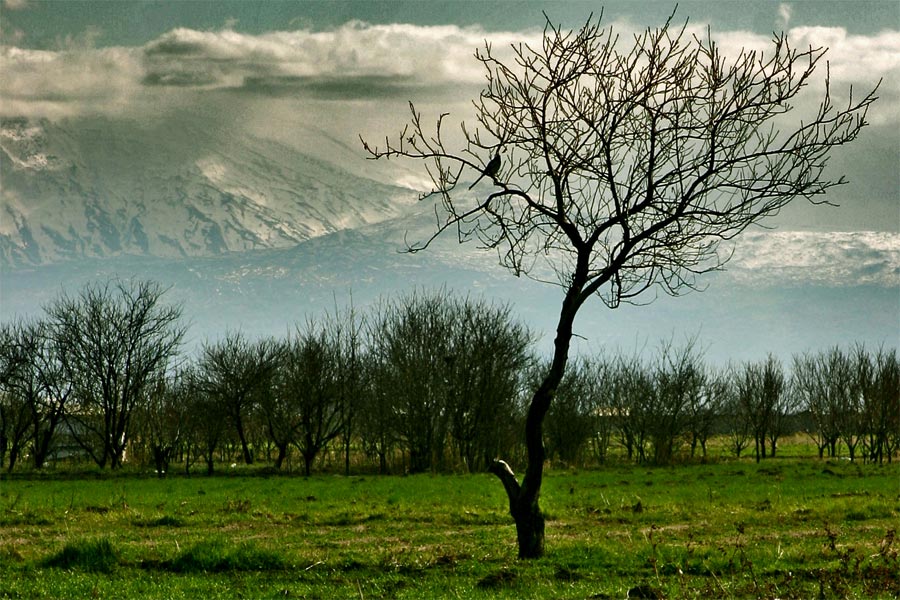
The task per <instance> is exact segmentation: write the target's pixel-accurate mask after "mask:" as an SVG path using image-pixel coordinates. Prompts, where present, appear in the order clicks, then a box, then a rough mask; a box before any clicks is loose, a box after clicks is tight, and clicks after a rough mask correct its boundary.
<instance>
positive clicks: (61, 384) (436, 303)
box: [0, 280, 900, 476]
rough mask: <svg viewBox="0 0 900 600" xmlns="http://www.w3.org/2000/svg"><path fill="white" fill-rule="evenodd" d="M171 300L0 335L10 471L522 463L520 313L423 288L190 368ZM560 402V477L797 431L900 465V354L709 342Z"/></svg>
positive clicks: (614, 363)
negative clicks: (783, 351) (720, 356)
mask: <svg viewBox="0 0 900 600" xmlns="http://www.w3.org/2000/svg"><path fill="white" fill-rule="evenodd" d="M164 292H165V290H164V289H163V288H161V287H160V286H159V285H158V284H155V283H152V282H141V281H137V282H124V281H118V280H113V281H108V282H105V283H94V284H89V285H87V286H85V287H84V288H83V289H82V290H81V291H80V292H79V293H78V294H77V295H75V296H70V295H68V294H61V295H60V296H59V297H57V298H56V299H55V300H53V301H52V302H50V303H49V304H48V305H47V306H45V307H44V308H45V310H44V315H43V316H42V317H41V318H38V319H33V320H25V319H17V320H15V321H14V322H11V323H4V324H2V325H0V467H4V468H6V469H7V470H9V471H12V470H13V469H14V468H16V466H17V465H23V464H25V465H30V466H31V467H33V468H35V469H41V468H43V467H45V466H46V465H47V464H49V463H51V462H53V461H59V460H84V459H88V460H91V461H93V462H94V463H95V464H96V465H98V466H99V467H109V468H111V469H116V468H119V467H121V466H122V465H123V464H124V463H126V462H137V463H139V464H144V465H148V466H152V467H153V468H154V469H155V470H156V472H157V473H159V474H160V476H162V475H164V474H165V473H167V472H170V470H171V469H172V468H173V467H174V468H176V469H181V470H183V471H185V472H191V471H193V470H195V469H201V470H203V471H205V472H206V473H210V474H211V473H213V472H215V470H216V468H217V466H218V467H221V465H224V464H235V463H238V462H240V463H246V464H253V463H264V464H268V465H271V466H273V467H274V468H276V469H283V468H285V465H289V466H293V465H294V464H295V461H296V464H297V467H298V468H302V470H303V472H304V473H306V474H309V473H311V472H312V471H313V470H314V469H316V468H321V467H322V466H323V457H327V460H328V465H327V466H328V467H329V468H331V469H335V468H342V470H343V471H344V472H346V473H349V472H351V470H353V469H357V470H377V471H378V472H380V473H388V472H424V471H458V470H464V471H483V470H485V469H486V468H487V467H488V465H489V464H490V463H491V461H492V460H493V459H494V458H495V457H497V456H509V457H513V459H517V458H518V459H521V458H522V457H523V455H524V448H523V442H522V440H521V439H520V432H521V431H522V427H521V425H522V423H523V422H524V419H525V411H526V407H527V400H528V398H529V397H530V392H531V391H532V390H533V387H534V385H536V382H537V381H538V378H539V377H540V373H541V372H542V368H543V367H544V366H545V365H542V361H543V360H545V359H544V358H542V357H539V356H537V355H536V353H535V350H534V348H533V342H534V337H533V335H532V334H531V333H530V332H529V331H528V329H527V328H526V327H525V326H524V325H522V324H521V323H519V322H518V321H517V320H516V319H515V318H514V317H513V315H512V314H511V311H510V308H509V307H508V306H506V305H498V304H492V303H489V302H486V301H483V300H472V299H470V298H460V297H457V296H454V295H452V294H450V293H448V292H446V291H436V292H417V293H413V294H409V295H405V296H401V297H399V298H396V299H393V300H385V301H383V302H381V303H380V304H378V305H377V306H375V307H374V308H373V309H372V311H371V312H370V313H369V314H365V315H361V314H359V313H358V312H356V311H354V310H352V309H348V310H344V311H337V310H336V311H335V312H334V313H333V314H327V315H324V316H323V317H321V318H318V319H310V320H308V321H307V322H306V323H303V324H301V325H298V326H297V327H296V328H295V329H294V330H293V331H292V332H290V333H289V334H287V335H285V336H284V337H283V338H280V339H278V338H262V339H251V338H249V337H248V336H246V335H245V334H243V333H240V332H227V333H225V335H224V336H223V337H222V338H221V339H219V340H217V341H213V342H207V343H205V344H203V345H202V346H201V347H200V349H199V351H198V352H197V353H196V356H193V357H189V356H186V355H185V354H184V353H183V350H182V342H183V338H184V335H185V331H186V329H185V327H184V326H183V325H182V324H181V310H180V309H179V308H178V307H174V306H171V305H167V304H165V303H164V302H163V301H162V297H163V295H164ZM555 393H556V396H555V401H554V402H553V404H552V405H551V408H550V412H549V413H548V414H547V417H546V422H545V438H546V445H547V451H548V458H549V459H551V460H553V461H557V462H559V463H562V464H570V465H576V464H579V465H582V464H592V463H602V462H605V461H607V460H609V459H610V457H611V456H612V455H613V454H615V455H616V456H622V457H624V458H625V459H627V460H630V461H634V462H638V463H648V464H670V463H673V462H677V461H679V460H683V459H686V458H694V459H699V458H706V457H707V452H708V444H709V441H710V439H712V438H713V437H717V439H720V440H726V442H727V447H728V449H729V450H730V452H731V453H733V454H734V455H735V456H737V457H741V456H742V455H744V454H745V453H749V452H752V453H753V456H754V457H755V459H756V460H757V461H759V460H762V459H765V458H769V457H773V456H776V453H777V450H778V442H779V440H780V439H782V438H783V436H785V435H788V434H793V433H797V432H801V431H802V432H806V433H808V435H809V436H810V437H811V439H812V440H814V441H815V444H816V446H817V448H818V454H819V457H825V456H836V455H837V454H838V452H841V451H842V448H845V449H846V451H847V453H848V454H849V458H850V459H851V460H856V459H858V458H861V459H863V460H866V461H872V462H883V461H885V460H887V461H889V462H890V461H891V460H892V459H893V457H894V456H895V455H896V454H897V453H898V451H900V364H898V357H897V351H896V349H885V348H880V349H877V350H875V351H872V350H869V349H867V348H865V347H864V346H861V345H857V346H853V347H852V348H850V349H848V350H845V349H840V348H833V349H831V350H828V351H824V352H819V353H817V354H803V355H798V356H795V357H794V358H793V361H792V363H791V364H790V365H789V371H788V370H786V369H785V366H784V365H783V364H782V363H781V362H780V361H779V360H778V359H776V358H775V357H774V356H772V355H770V356H768V357H766V358H765V359H763V360H761V361H759V362H747V363H742V364H737V365H730V366H728V367H723V368H713V367H711V366H708V365H706V364H705V363H704V360H703V355H702V352H701V351H700V349H699V348H698V347H697V344H696V343H695V342H688V343H686V344H684V345H682V346H680V347H678V346H675V345H674V344H672V343H664V344H662V345H661V346H660V347H659V348H658V350H657V352H656V354H655V355H654V356H652V357H651V358H649V359H644V358H640V357H638V356H624V355H619V356H607V355H597V356H582V357H578V358H577V359H575V361H574V363H573V365H572V367H571V369H570V370H569V371H568V372H567V374H566V376H565V378H564V379H563V381H562V383H561V384H560V386H559V387H558V389H557V390H556V392H555ZM336 465H340V467H337V466H336Z"/></svg>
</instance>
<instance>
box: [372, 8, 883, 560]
mask: <svg viewBox="0 0 900 600" xmlns="http://www.w3.org/2000/svg"><path fill="white" fill-rule="evenodd" d="M685 27H686V26H685ZM685 27H678V26H675V25H674V24H673V23H672V18H670V19H669V20H668V21H667V22H666V24H665V25H663V26H662V27H660V28H658V29H648V30H646V31H645V32H643V33H642V34H639V35H636V36H635V37H634V40H633V44H631V45H630V47H626V46H625V44H624V42H623V43H619V40H618V37H617V36H616V35H615V34H614V33H613V31H612V29H611V28H609V29H604V28H602V27H601V26H600V24H599V20H597V21H595V20H594V19H589V20H588V22H587V23H585V25H584V26H583V27H581V28H580V29H579V30H577V31H567V30H564V29H562V28H560V27H557V26H555V25H553V24H552V23H551V22H550V21H549V19H548V20H547V23H546V26H545V28H544V35H543V40H542V43H541V45H540V46H539V47H532V46H530V45H527V44H515V45H513V47H512V51H513V53H514V56H513V59H512V60H511V61H507V62H503V61H502V60H501V59H500V58H498V57H497V55H495V53H494V51H493V49H492V47H491V46H490V44H486V45H485V47H484V48H483V49H482V50H479V51H477V52H476V54H475V56H476V58H477V59H478V60H479V61H480V62H481V64H482V65H483V66H484V69H485V72H486V78H487V81H486V86H485V88H484V89H483V91H482V92H481V94H480V96H479V98H478V99H477V100H476V101H475V103H474V104H475V111H476V119H477V121H478V128H477V129H474V130H472V129H471V128H469V129H467V128H466V127H465V126H463V133H464V136H465V146H464V147H463V148H462V149H461V150H460V151H454V150H453V149H451V148H449V147H448V145H449V142H446V141H445V140H447V137H446V136H445V135H444V134H443V132H442V129H443V122H444V119H445V116H446V115H442V116H441V117H439V118H438V119H437V124H436V127H435V130H434V131H431V130H430V129H429V130H426V127H425V125H423V121H422V117H421V115H420V114H419V113H418V112H416V111H415V108H414V107H413V106H412V104H411V105H410V106H411V111H412V122H411V125H409V126H407V128H405V129H404V130H403V131H402V132H401V134H400V135H399V136H397V137H396V138H394V139H390V138H388V139H386V140H385V146H384V147H374V146H371V145H369V144H368V143H366V142H365V141H363V144H364V147H365V149H366V150H367V151H368V152H369V153H370V154H371V156H372V157H373V158H395V157H405V158H410V159H420V160H424V161H427V162H428V163H429V167H428V172H429V174H430V175H431V179H432V181H433V183H434V186H435V189H434V191H433V192H432V193H433V194H436V195H437V196H438V197H439V198H440V200H441V201H442V205H443V208H444V214H443V216H442V217H440V220H439V223H438V228H437V232H436V233H435V236H436V235H438V234H440V233H441V232H443V231H446V230H448V229H449V230H455V231H456V232H457V235H458V236H459V238H460V240H466V239H472V238H475V239H477V240H478V241H479V242H480V243H481V244H482V245H483V246H485V247H487V248H493V249H496V250H497V251H498V254H499V256H500V260H501V262H502V264H503V265H504V266H506V267H508V268H509V269H510V270H511V271H513V273H515V274H516V275H520V274H528V273H531V274H532V276H534V277H537V278H544V271H543V270H542V269H541V268H540V264H538V261H543V264H546V265H547V266H548V267H549V268H550V269H551V270H552V271H553V272H555V273H556V282H557V283H558V284H559V285H560V286H561V287H562V289H563V299H562V304H561V309H560V314H559V319H558V322H557V327H556V337H555V340H554V351H553V357H552V360H551V361H550V363H549V366H548V367H547V371H546V374H545V376H544V378H543V380H542V382H541V384H540V385H539V386H538V387H537V389H536V390H535V392H534V395H533V397H532V400H531V403H530V405H529V409H528V417H527V420H526V426H525V444H526V448H527V452H528V460H527V465H526V467H525V476H524V478H523V479H522V481H521V483H520V482H519V481H518V479H517V478H516V477H515V475H514V473H513V471H512V469H511V468H510V467H509V465H507V464H506V463H504V462H497V463H495V465H494V467H493V469H492V470H493V472H494V473H495V474H496V475H497V476H498V477H499V478H500V479H501V481H502V483H503V485H504V488H505V490H506V492H507V495H508V498H509V508H510V513H511V515H512V517H513V519H514V520H515V523H516V528H517V534H518V543H519V556H520V557H521V558H532V557H538V556H541V555H542V554H543V549H544V518H543V516H542V513H541V510H540V506H539V496H540V490H541V483H542V481H543V465H544V459H545V457H546V454H545V448H544V441H543V434H542V429H543V427H542V426H543V421H544V417H545V415H546V414H547V411H548V410H549V408H550V405H551V403H552V401H553V396H554V393H555V390H556V389H557V388H558V386H559V383H560V381H561V380H562V378H563V375H564V373H565V369H566V363H567V361H568V355H569V346H570V342H571V339H572V333H573V328H574V323H575V317H576V315H577V314H578V311H579V309H580V308H581V307H582V306H583V305H584V303H585V302H586V301H587V300H588V299H589V298H591V297H592V296H595V295H596V296H599V297H600V298H601V299H602V300H603V301H604V302H605V303H606V304H607V305H608V306H610V307H615V306H618V305H619V304H620V303H622V302H628V301H630V300H632V299H635V298H636V297H638V296H639V295H641V294H642V293H643V292H645V291H647V290H648V289H651V288H661V289H663V290H664V291H666V292H668V293H670V294H673V295H677V294H679V293H682V292H684V291H686V290H690V289H694V288H695V287H696V286H697V276H698V275H700V274H702V273H705V272H707V271H711V270H714V269H717V268H719V267H721V266H722V264H723V263H725V262H726V261H727V260H728V258H729V257H730V253H729V252H728V251H723V252H720V251H719V248H720V242H721V241H722V240H730V239H732V238H734V237H736V236H738V235H739V234H740V233H742V232H743V231H744V230H745V229H747V227H749V226H750V225H752V224H754V223H756V222H758V221H760V220H761V219H763V218H765V217H767V216H769V215H772V214H775V213H777V212H778V211H779V210H780V209H781V208H782V207H784V206H785V205H786V204H788V203H789V202H790V201H792V200H794V199H795V198H798V197H799V198H806V199H808V200H810V201H813V202H822V200H817V198H819V196H820V195H821V194H823V193H824V192H825V191H826V190H828V189H829V188H831V187H833V186H835V185H838V184H840V183H843V182H844V180H843V178H841V179H838V180H836V181H832V180H828V179H824V178H823V169H824V168H825V164H826V162H827V157H828V153H829V151H830V150H831V149H832V148H834V147H836V146H840V145H842V144H845V143H847V142H850V141H851V140H853V139H854V138H855V137H856V135H857V134H858V132H859V131H860V129H861V128H862V127H863V126H864V125H865V124H866V122H865V115H866V111H867V109H868V108H869V106H870V105H871V104H872V102H874V100H875V96H874V93H875V91H874V90H873V91H871V92H869V93H867V94H866V95H864V96H863V97H862V98H861V99H859V98H856V97H852V98H851V100H850V101H849V102H848V104H847V106H846V107H845V108H836V107H835V106H834V105H833V104H832V100H831V95H830V92H829V87H828V85H827V84H826V87H825V91H824V96H823V98H822V100H821V102H820V104H819V106H818V109H817V110H815V111H814V112H812V113H811V114H809V115H805V116H804V117H803V118H802V120H799V119H798V120H796V121H794V124H793V125H792V126H791V127H789V128H787V129H785V130H780V129H779V128H778V127H776V125H775V123H776V122H777V123H778V124H779V125H781V124H787V123H788V120H787V119H786V118H785V115H786V113H789V112H790V111H791V110H792V109H793V108H794V107H795V105H794V101H795V99H796V98H797V96H798V94H800V92H801V90H803V88H804V87H806V86H807V84H809V82H810V80H811V77H812V74H813V71H814V70H815V69H816V67H817V66H818V64H819V62H820V61H821V59H822V57H823V56H824V54H825V50H824V49H822V48H808V49H805V50H797V49H794V48H791V47H790V46H789V43H788V40H787V36H786V35H784V34H782V35H778V36H776V37H775V38H774V40H773V42H772V46H771V49H770V50H769V51H768V52H767V53H766V54H764V55H762V54H759V53H757V52H753V51H742V52H740V53H738V55H737V56H734V57H730V58H729V59H726V58H724V57H722V56H721V55H720V53H719V49H718V47H717V45H716V44H715V42H714V41H713V40H712V38H711V37H710V36H707V37H706V38H703V39H701V38H697V37H694V36H690V35H688V34H687V33H686V29H685ZM500 150H502V151H503V153H505V157H506V158H505V159H503V165H502V166H501V167H500V168H499V169H498V170H496V172H495V173H494V172H493V171H494V169H493V168H491V171H492V174H491V177H492V178H493V181H494V189H493V191H492V192H490V193H488V194H484V195H483V194H481V193H480V192H479V196H478V199H477V200H475V201H474V202H472V197H471V195H469V194H467V193H466V185H467V183H468V182H470V181H471V180H473V179H474V177H475V176H476V175H477V174H478V173H480V172H484V171H485V170H486V168H485V167H483V166H482V165H485V164H486V163H487V157H493V156H495V155H496V154H497V152H498V151H500ZM464 173H465V174H464ZM479 189H482V190H483V189H484V188H479ZM431 239H434V238H433V237H432V238H431ZM429 243H430V240H428V241H426V242H425V243H424V244H422V245H418V246H415V247H413V248H411V250H413V251H415V250H420V249H422V248H424V247H427V246H428V244H429Z"/></svg>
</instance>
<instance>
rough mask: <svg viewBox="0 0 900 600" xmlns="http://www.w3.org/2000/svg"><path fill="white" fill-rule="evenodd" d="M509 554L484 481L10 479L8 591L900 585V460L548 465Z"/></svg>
mask: <svg viewBox="0 0 900 600" xmlns="http://www.w3.org/2000/svg"><path fill="white" fill-rule="evenodd" d="M542 506H543V507H544V510H545V512H546V513H547V517H548V523H547V555H546V556H545V557H544V558H542V559H540V560H537V561H527V562H522V561H518V560H517V559H516V549H515V547H514V542H515V529H514V526H513V524H512V521H511V519H510V518H509V516H508V515H507V513H506V508H507V507H506V499H505V496H504V493H503V490H502V487H501V486H500V484H499V482H498V481H496V480H495V479H494V478H493V477H492V476H489V475H481V474H478V475H469V476H428V475H420V476H411V477H349V478H348V477H337V476H327V475H322V476H315V477H312V478H308V479H306V478H301V477H294V476H274V475H267V476H262V475H258V476H257V475H254V474H253V472H245V473H244V474H242V475H237V476H219V477H213V478H206V477H200V476H195V477H191V478H183V477H179V478H170V479H165V480H158V479H155V478H149V477H142V476H139V475H136V474H131V475H114V476H109V475H105V476H99V477H98V476H96V475H93V474H81V475H79V476H76V477H67V478H64V477H52V476H45V475H40V476H34V477H29V476H25V475H23V476H16V477H13V478H5V479H2V480H0V581H2V582H3V585H2V586H0V597H23V598H84V597H100V598H107V597H115V598H142V599H143V598H147V599H151V598H196V597H204V598H624V597H625V596H626V594H627V593H628V590H630V589H633V588H635V587H637V586H645V587H647V588H649V589H652V590H654V591H656V592H659V593H661V594H663V595H664V596H665V597H666V598H707V597H736V598H757V597H762V598H767V597H768V598H774V597H780V598H810V597H823V598H845V597H851V598H871V597H881V598H891V597H896V596H897V595H898V594H900V580H898V573H900V559H898V549H900V540H897V539H895V536H896V528H897V523H898V519H900V465H898V464H894V465H884V466H876V465H857V464H851V463H849V462H846V461H819V460H815V459H803V460H800V459H792V458H782V459H775V460H770V461H764V462H763V463H761V464H758V465H757V464H756V463H754V462H751V461H721V462H714V463H711V464H694V465H684V466H678V467H672V468H647V467H637V466H621V465H617V466H610V467H605V468H601V469H596V470H584V471H578V472H575V471H550V472H549V473H548V475H547V478H546V480H545V485H544V491H543V496H542Z"/></svg>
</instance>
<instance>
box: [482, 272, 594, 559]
mask: <svg viewBox="0 0 900 600" xmlns="http://www.w3.org/2000/svg"><path fill="white" fill-rule="evenodd" d="M580 291H581V286H580V285H578V282H577V281H573V285H572V287H571V288H569V290H568V291H567V292H566V297H565V300H563V306H562V311H561V312H560V316H559V323H558V324H557V326H556V339H555V340H554V352H553V361H552V362H551V363H550V369H549V371H548V372H547V375H546V376H545V377H544V381H543V382H541V385H540V386H539V387H538V389H537V391H536V392H535V393H534V396H532V398H531V404H530V405H529V407H528V416H527V417H526V420H525V448H526V450H527V452H528V464H527V466H526V468H525V477H524V478H523V479H522V484H521V485H519V482H518V481H517V480H516V476H515V474H514V473H513V471H512V469H511V468H510V467H509V465H508V464H506V463H505V462H504V461H502V460H496V461H494V463H493V464H492V465H491V467H490V471H491V472H492V473H493V474H494V475H496V476H497V477H498V478H499V479H500V481H501V482H502V483H503V487H504V489H505V490H506V495H507V497H508V498H509V513H510V515H511V516H512V518H513V520H514V521H515V523H516V535H517V539H518V544H519V558H522V559H528V558H540V557H541V556H543V555H544V515H543V513H541V509H540V505H539V503H538V501H539V499H540V495H541V483H542V481H543V475H544V460H545V458H546V452H545V450H544V434H543V425H544V417H545V416H546V415H547V411H548V410H549V409H550V403H551V402H552V400H553V396H554V394H555V393H556V389H557V387H558V386H559V384H560V382H561V381H562V378H563V375H564V374H565V371H566V363H567V362H568V359H569V345H570V344H571V342H572V326H573V324H574V321H575V314H576V313H577V312H578V307H579V306H580V300H579V295H580Z"/></svg>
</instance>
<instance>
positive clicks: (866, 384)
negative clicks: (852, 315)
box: [545, 343, 900, 464]
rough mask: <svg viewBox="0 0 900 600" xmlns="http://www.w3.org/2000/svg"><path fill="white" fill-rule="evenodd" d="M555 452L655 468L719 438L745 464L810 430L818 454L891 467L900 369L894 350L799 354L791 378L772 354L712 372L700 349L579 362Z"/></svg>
mask: <svg viewBox="0 0 900 600" xmlns="http://www.w3.org/2000/svg"><path fill="white" fill-rule="evenodd" d="M545 431H546V437H547V441H548V450H549V452H550V454H551V455H552V456H555V457H556V458H558V459H560V460H562V461H565V462H579V461H584V460H585V459H586V457H585V453H588V452H593V453H594V456H593V458H594V459H597V460H600V461H602V460H605V458H606V456H607V453H608V452H609V450H610V448H611V447H612V446H613V445H619V446H621V447H622V448H624V450H625V453H626V455H627V457H628V458H629V459H632V460H636V461H638V462H650V463H657V464H665V463H670V462H673V461H675V460H678V459H679V457H684V456H690V457H695V456H697V454H698V453H700V454H701V455H702V456H703V457H706V454H707V443H708V442H709V440H710V438H711V437H712V436H714V435H716V436H722V437H723V439H725V440H727V445H728V447H729V449H730V450H731V451H732V452H733V453H734V454H735V455H736V456H738V457H740V456H741V454H742V453H743V452H744V451H745V450H749V449H750V448H752V449H753V453H754V456H755V458H756V460H757V461H759V460H761V459H764V458H766V457H774V456H775V454H776V451H777V448H778V441H779V440H780V439H782V438H783V437H784V436H785V435H788V434H794V433H797V432H804V433H806V434H808V435H809V436H811V437H812V439H813V440H814V441H815V443H816V446H817V447H818V451H819V457H820V458H821V457H824V456H825V455H826V453H827V455H828V456H837V455H838V452H840V451H841V449H842V448H841V447H840V446H839V444H842V446H843V448H846V451H847V453H848V454H849V458H850V459H851V460H855V459H856V458H857V457H859V456H860V455H861V456H862V458H863V459H865V460H869V461H873V462H883V461H884V460H888V461H890V460H892V457H893V456H894V455H895V454H896V453H897V452H898V450H900V362H898V358H897V352H896V350H894V349H891V350H887V349H884V348H881V349H878V350H876V351H875V352H870V351H869V350H867V349H866V348H865V347H864V346H861V345H857V346H854V347H852V348H851V349H850V350H849V351H845V350H842V349H840V348H833V349H830V350H827V351H824V352H819V353H815V354H803V355H797V356H794V358H793V361H792V363H791V372H790V373H787V372H786V370H785V367H784V365H782V363H781V362H780V361H779V360H778V359H777V358H775V357H774V356H772V355H769V356H768V357H766V358H765V359H764V360H761V361H759V362H747V363H742V364H738V365H730V366H728V367H725V368H710V367H707V366H705V365H704V364H703V361H702V355H701V353H700V352H698V351H697V348H696V344H694V343H688V344H686V345H684V346H683V347H681V348H676V347H674V346H672V345H671V344H664V345H663V346H661V347H660V350H659V352H658V355H657V356H656V357H654V358H653V359H652V360H650V361H642V360H640V359H639V358H637V357H632V358H627V357H622V356H619V357H614V358H605V357H599V358H597V357H594V358H590V359H586V360H585V359H583V360H579V361H576V363H575V365H574V367H573V369H572V371H571V372H570V373H569V374H568V375H567V376H566V379H565V380H564V382H563V385H562V386H561V387H560V389H559V390H558V392H557V396H556V398H555V401H554V404H553V405H552V406H551V409H550V412H549V413H548V415H547V421H546V427H545Z"/></svg>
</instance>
